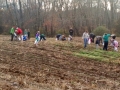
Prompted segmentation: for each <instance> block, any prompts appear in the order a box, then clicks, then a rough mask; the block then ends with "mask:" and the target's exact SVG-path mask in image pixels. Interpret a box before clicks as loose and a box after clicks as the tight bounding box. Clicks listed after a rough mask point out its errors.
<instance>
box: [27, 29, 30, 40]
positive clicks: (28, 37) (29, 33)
mask: <svg viewBox="0 0 120 90" xmlns="http://www.w3.org/2000/svg"><path fill="white" fill-rule="evenodd" d="M27 34H28V39H30V30H29V29H28V32H27Z"/></svg>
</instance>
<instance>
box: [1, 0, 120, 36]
mask: <svg viewBox="0 0 120 90" xmlns="http://www.w3.org/2000/svg"><path fill="white" fill-rule="evenodd" d="M119 5H120V0H0V13H1V14H0V33H8V32H9V30H10V28H11V27H12V26H13V25H16V26H20V27H21V28H22V29H23V30H24V29H28V28H29V29H30V30H31V32H32V33H35V32H36V31H38V30H40V31H41V32H42V33H45V34H46V35H47V36H54V35H55V34H57V33H61V34H62V33H64V34H68V30H69V28H70V27H72V28H73V29H74V32H75V33H74V34H75V35H81V34H82V33H83V31H84V30H88V31H89V32H92V31H93V30H94V29H95V28H96V27H98V26H105V27H106V28H108V29H109V31H110V33H114V32H119V29H120V28H119V19H120V6H119Z"/></svg>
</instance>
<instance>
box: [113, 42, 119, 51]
mask: <svg viewBox="0 0 120 90" xmlns="http://www.w3.org/2000/svg"><path fill="white" fill-rule="evenodd" d="M113 47H114V51H118V47H119V44H118V41H117V40H114V41H113Z"/></svg>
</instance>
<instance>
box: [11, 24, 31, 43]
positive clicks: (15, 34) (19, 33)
mask: <svg viewBox="0 0 120 90" xmlns="http://www.w3.org/2000/svg"><path fill="white" fill-rule="evenodd" d="M10 34H11V41H13V40H14V39H15V40H19V41H26V40H27V39H30V31H29V29H28V30H27V29H25V31H24V33H23V30H22V29H21V28H19V27H16V26H13V27H12V28H11V30H10Z"/></svg>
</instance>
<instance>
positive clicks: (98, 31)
mask: <svg viewBox="0 0 120 90" xmlns="http://www.w3.org/2000/svg"><path fill="white" fill-rule="evenodd" d="M93 33H94V34H95V35H100V36H102V35H103V34H104V33H109V30H108V29H107V28H106V27H104V26H99V27H97V28H96V29H94V30H93Z"/></svg>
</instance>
